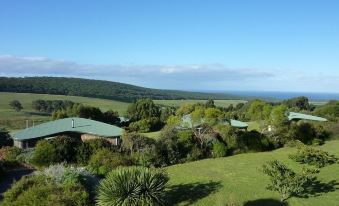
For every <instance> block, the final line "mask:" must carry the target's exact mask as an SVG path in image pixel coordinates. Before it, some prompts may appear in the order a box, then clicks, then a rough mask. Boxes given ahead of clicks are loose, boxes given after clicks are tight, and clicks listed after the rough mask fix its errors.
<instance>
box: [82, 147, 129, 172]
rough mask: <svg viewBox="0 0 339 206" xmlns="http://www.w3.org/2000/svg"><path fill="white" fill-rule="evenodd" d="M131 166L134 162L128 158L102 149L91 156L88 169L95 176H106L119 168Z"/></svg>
mask: <svg viewBox="0 0 339 206" xmlns="http://www.w3.org/2000/svg"><path fill="white" fill-rule="evenodd" d="M129 165H132V161H131V160H130V159H129V158H128V157H126V156H124V155H122V154H120V153H118V152H113V151H110V150H108V149H101V150H98V151H97V152H96V153H95V154H93V155H92V156H91V158H90V160H89V162H88V166H87V168H88V170H89V171H90V172H92V173H93V174H96V175H101V176H104V175H106V174H108V173H109V172H111V171H112V170H113V169H115V168H117V167H118V166H129Z"/></svg>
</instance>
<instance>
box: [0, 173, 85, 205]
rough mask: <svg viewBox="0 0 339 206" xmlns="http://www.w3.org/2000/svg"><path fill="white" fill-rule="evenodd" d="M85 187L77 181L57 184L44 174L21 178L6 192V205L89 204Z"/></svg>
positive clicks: (4, 201)
mask: <svg viewBox="0 0 339 206" xmlns="http://www.w3.org/2000/svg"><path fill="white" fill-rule="evenodd" d="M88 202H89V196H88V193H87V192H86V190H85V188H84V187H83V186H82V185H81V184H80V183H76V182H68V183H64V184H57V183H55V182H53V181H50V180H49V179H48V178H46V176H44V175H32V176H25V177H23V178H21V179H20V180H19V181H18V182H16V183H14V184H13V186H12V187H11V188H10V189H9V190H7V191H6V192H5V193H4V200H3V202H2V205H4V206H7V205H8V206H9V205H10V206H21V205H26V206H35V205H57V206H61V205H69V206H73V205H74V206H75V205H88Z"/></svg>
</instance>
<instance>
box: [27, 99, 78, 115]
mask: <svg viewBox="0 0 339 206" xmlns="http://www.w3.org/2000/svg"><path fill="white" fill-rule="evenodd" d="M74 104H75V103H74V102H72V101H68V100H42V99H38V100H34V101H32V108H33V109H35V110H36V111H38V112H46V113H52V112H54V111H57V110H65V109H66V108H68V107H72V106H73V105H74Z"/></svg>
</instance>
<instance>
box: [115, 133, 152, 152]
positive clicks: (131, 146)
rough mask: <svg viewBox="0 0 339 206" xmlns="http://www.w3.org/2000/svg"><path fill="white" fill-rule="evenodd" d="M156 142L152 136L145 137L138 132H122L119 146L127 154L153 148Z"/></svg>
mask: <svg viewBox="0 0 339 206" xmlns="http://www.w3.org/2000/svg"><path fill="white" fill-rule="evenodd" d="M155 144H156V142H155V140H154V139H152V138H148V137H145V136H143V135H140V134H138V133H124V134H123V136H122V144H121V148H122V149H123V150H124V151H126V152H127V153H129V154H132V153H134V152H138V151H143V150H146V149H149V148H153V147H154V146H155Z"/></svg>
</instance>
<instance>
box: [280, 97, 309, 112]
mask: <svg viewBox="0 0 339 206" xmlns="http://www.w3.org/2000/svg"><path fill="white" fill-rule="evenodd" d="M283 104H285V105H286V106H287V107H288V108H291V109H293V110H296V111H302V110H310V109H311V106H310V103H309V101H308V98H307V97H295V98H292V99H288V100H285V101H284V102H283Z"/></svg>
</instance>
